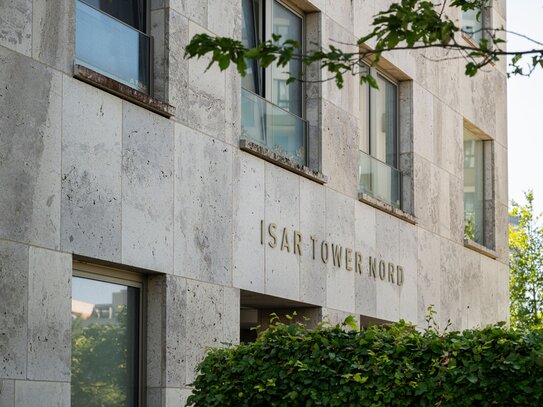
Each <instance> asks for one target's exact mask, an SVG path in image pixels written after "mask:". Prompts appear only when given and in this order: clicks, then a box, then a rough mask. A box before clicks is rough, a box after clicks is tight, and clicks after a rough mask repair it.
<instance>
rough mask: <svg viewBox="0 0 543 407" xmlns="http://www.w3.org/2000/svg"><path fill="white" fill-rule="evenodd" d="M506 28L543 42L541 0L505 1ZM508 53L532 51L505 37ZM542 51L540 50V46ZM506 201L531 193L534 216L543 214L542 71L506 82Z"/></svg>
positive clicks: (542, 69) (511, 37) (521, 198)
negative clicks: (507, 184)
mask: <svg viewBox="0 0 543 407" xmlns="http://www.w3.org/2000/svg"><path fill="white" fill-rule="evenodd" d="M507 29H508V30H509V31H514V32H519V33H522V34H525V35H528V36H529V37H531V38H533V39H536V40H538V41H539V42H543V0H508V1H507ZM507 47H508V50H517V49H521V48H524V49H526V48H532V47H533V45H531V44H530V45H528V44H527V43H526V41H525V40H521V39H519V38H518V37H515V36H513V35H509V36H508V41H507ZM539 48H543V47H539ZM507 85H508V86H507V109H508V115H507V116H508V117H507V120H508V126H507V127H508V144H509V146H508V147H509V199H510V200H511V199H514V200H515V201H517V202H524V194H523V192H524V191H527V190H528V189H532V190H533V191H534V198H535V200H534V204H535V205H534V206H535V211H536V212H537V213H541V212H543V68H540V69H539V70H537V71H536V72H535V73H534V74H532V76H530V77H529V78H525V77H518V76H517V77H511V78H510V79H509V80H508V83H507Z"/></svg>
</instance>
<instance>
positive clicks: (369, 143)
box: [359, 67, 401, 208]
mask: <svg viewBox="0 0 543 407" xmlns="http://www.w3.org/2000/svg"><path fill="white" fill-rule="evenodd" d="M367 69H368V70H369V72H370V73H371V75H372V76H373V77H374V78H375V80H376V81H377V85H378V87H379V88H378V89H374V88H371V87H370V86H369V84H367V83H364V84H362V85H361V89H360V142H359V151H360V163H359V176H360V192H362V193H365V194H369V195H371V196H373V197H374V198H377V199H378V200H380V201H383V202H385V203H387V204H389V205H392V206H394V207H396V208H401V172H400V170H399V152H398V147H399V144H398V86H397V84H396V83H395V82H393V81H391V80H389V79H388V78H386V77H385V76H384V75H383V74H381V73H380V72H378V71H376V70H375V69H370V68H369V67H367ZM366 72H368V71H366Z"/></svg>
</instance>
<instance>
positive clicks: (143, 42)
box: [76, 1, 150, 94]
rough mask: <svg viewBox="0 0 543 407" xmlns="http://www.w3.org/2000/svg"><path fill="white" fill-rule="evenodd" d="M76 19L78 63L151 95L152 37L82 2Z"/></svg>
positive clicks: (78, 6) (79, 4) (78, 7)
mask: <svg viewBox="0 0 543 407" xmlns="http://www.w3.org/2000/svg"><path fill="white" fill-rule="evenodd" d="M76 20H77V21H76V61H77V63H78V64H80V65H84V66H87V67H88V68H90V69H92V70H94V71H96V72H99V73H101V74H103V75H106V76H108V77H110V78H111V79H114V80H116V81H118V82H121V83H123V84H125V85H127V86H130V87H132V88H134V89H137V90H139V91H140V92H143V93H147V94H149V84H150V77H149V61H150V38H149V37H148V36H147V35H145V34H143V33H142V32H139V31H137V30H135V29H134V28H132V27H130V26H128V25H126V24H124V23H122V22H120V21H118V20H116V19H115V18H112V17H111V16H109V15H107V14H105V13H103V12H101V11H99V10H97V9H95V8H93V7H91V6H89V5H87V4H85V3H84V2H82V1H78V2H77V10H76Z"/></svg>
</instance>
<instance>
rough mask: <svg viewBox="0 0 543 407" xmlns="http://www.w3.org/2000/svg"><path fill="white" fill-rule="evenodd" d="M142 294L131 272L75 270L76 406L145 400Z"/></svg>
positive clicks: (117, 406)
mask: <svg viewBox="0 0 543 407" xmlns="http://www.w3.org/2000/svg"><path fill="white" fill-rule="evenodd" d="M75 268H76V266H74V269H75ZM77 268H78V269H79V268H81V269H82V270H88V269H90V268H87V267H83V265H82V266H81V267H77ZM125 277H128V278H125ZM141 296H142V281H141V280H139V279H138V278H137V276H134V275H132V274H128V273H122V274H121V273H120V272H119V273H107V274H104V273H103V271H102V270H101V269H100V271H99V272H98V273H96V272H95V270H93V271H92V272H89V271H80V270H74V277H73V280H72V384H71V386H72V387H71V393H72V397H71V399H72V406H74V407H78V406H81V407H83V406H112V407H113V406H114V407H133V406H139V405H140V403H141V401H140V400H141V395H140V394H141V383H140V379H141V353H142V352H141V327H142V321H141V315H142V312H141V302H142V301H141Z"/></svg>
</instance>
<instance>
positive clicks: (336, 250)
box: [332, 243, 343, 268]
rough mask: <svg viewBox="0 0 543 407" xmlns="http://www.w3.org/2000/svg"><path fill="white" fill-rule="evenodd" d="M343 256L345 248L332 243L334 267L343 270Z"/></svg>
mask: <svg viewBox="0 0 543 407" xmlns="http://www.w3.org/2000/svg"><path fill="white" fill-rule="evenodd" d="M342 254H343V247H341V246H339V245H335V244H333V243H332V260H333V262H334V266H337V267H339V268H341V255H342Z"/></svg>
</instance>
